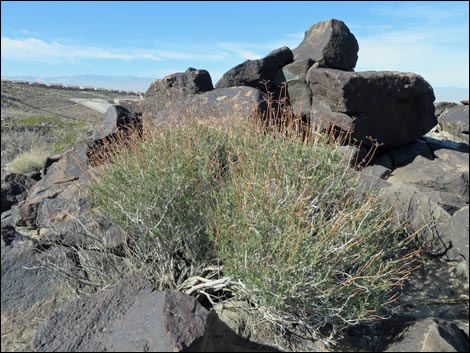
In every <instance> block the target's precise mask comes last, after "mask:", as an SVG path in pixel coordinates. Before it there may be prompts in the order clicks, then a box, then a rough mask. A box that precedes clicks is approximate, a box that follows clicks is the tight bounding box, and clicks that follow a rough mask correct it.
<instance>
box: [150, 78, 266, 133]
mask: <svg viewBox="0 0 470 353" xmlns="http://www.w3.org/2000/svg"><path fill="white" fill-rule="evenodd" d="M265 101H266V95H265V94H264V93H263V92H261V91H259V90H257V89H256V88H252V87H231V88H220V89H215V90H212V91H209V92H206V93H203V94H198V95H192V96H179V97H175V98H174V99H173V100H172V101H169V102H167V103H166V104H165V105H164V106H161V105H159V102H157V101H152V100H151V99H148V100H147V102H146V110H145V111H144V115H143V117H144V126H148V125H151V124H152V123H155V122H158V123H161V122H166V121H173V119H177V120H176V122H177V121H179V120H182V119H191V120H195V119H198V120H200V121H213V119H217V118H220V119H225V120H232V119H238V118H242V119H243V118H245V119H246V118H249V117H251V116H253V114H257V113H258V112H262V111H263V109H264V108H263V102H265Z"/></svg>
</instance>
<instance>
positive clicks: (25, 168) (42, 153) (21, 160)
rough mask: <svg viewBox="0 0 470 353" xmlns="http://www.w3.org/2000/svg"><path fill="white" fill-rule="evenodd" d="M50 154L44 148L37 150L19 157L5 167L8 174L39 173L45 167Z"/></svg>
mask: <svg viewBox="0 0 470 353" xmlns="http://www.w3.org/2000/svg"><path fill="white" fill-rule="evenodd" d="M48 155H49V153H48V152H47V151H46V150H44V148H37V149H34V150H30V151H27V152H23V153H21V154H20V155H17V156H16V157H15V159H13V161H11V162H10V163H8V164H7V165H6V167H5V171H6V172H7V173H19V174H27V173H30V172H39V171H41V169H42V168H43V167H44V162H45V161H46V159H47V157H48Z"/></svg>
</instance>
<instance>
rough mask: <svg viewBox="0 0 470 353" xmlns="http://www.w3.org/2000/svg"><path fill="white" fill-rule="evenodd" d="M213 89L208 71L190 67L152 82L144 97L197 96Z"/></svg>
mask: <svg viewBox="0 0 470 353" xmlns="http://www.w3.org/2000/svg"><path fill="white" fill-rule="evenodd" d="M213 89H214V86H213V85H212V79H211V76H210V74H209V72H208V71H206V70H196V69H194V68H192V67H190V68H188V69H187V70H186V71H185V72H177V73H174V74H171V75H168V76H165V77H164V78H162V79H160V80H155V81H153V82H152V84H151V85H150V87H149V89H148V90H147V92H146V93H145V97H146V98H148V97H159V96H160V95H186V94H198V93H204V92H207V91H211V90H213Z"/></svg>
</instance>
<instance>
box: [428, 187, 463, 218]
mask: <svg viewBox="0 0 470 353" xmlns="http://www.w3.org/2000/svg"><path fill="white" fill-rule="evenodd" d="M424 194H425V195H427V196H429V198H430V199H431V200H432V201H434V202H436V203H437V204H438V205H439V206H441V207H442V208H443V209H444V210H446V211H447V213H448V214H450V215H453V214H454V213H455V212H456V211H458V210H460V209H461V208H462V207H465V206H466V205H467V203H466V202H465V200H464V198H463V197H462V196H460V195H456V194H452V193H449V192H444V191H436V190H434V191H427V192H424Z"/></svg>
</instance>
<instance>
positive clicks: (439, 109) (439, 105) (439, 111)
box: [434, 102, 458, 118]
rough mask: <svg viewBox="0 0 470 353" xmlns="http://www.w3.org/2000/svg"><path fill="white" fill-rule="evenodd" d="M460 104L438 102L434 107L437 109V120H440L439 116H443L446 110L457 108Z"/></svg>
mask: <svg viewBox="0 0 470 353" xmlns="http://www.w3.org/2000/svg"><path fill="white" fill-rule="evenodd" d="M457 105H458V104H457V103H455V102H437V103H434V107H435V108H436V112H435V114H436V118H439V115H441V114H442V112H444V110H446V109H447V108H451V107H455V106H457Z"/></svg>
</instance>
